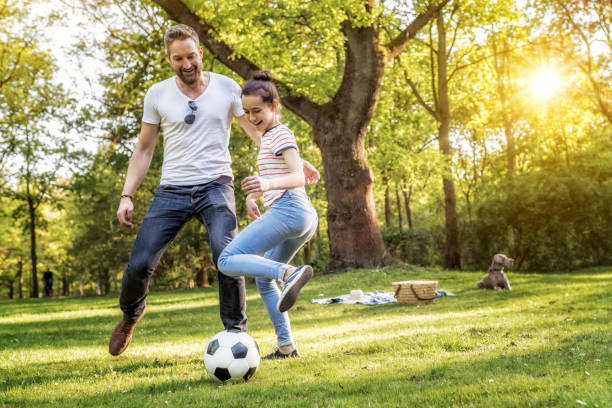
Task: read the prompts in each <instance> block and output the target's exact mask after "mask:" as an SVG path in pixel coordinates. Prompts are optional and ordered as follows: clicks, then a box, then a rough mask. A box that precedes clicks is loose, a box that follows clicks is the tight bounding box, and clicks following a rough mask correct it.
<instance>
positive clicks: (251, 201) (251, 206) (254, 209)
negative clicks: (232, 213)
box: [246, 194, 261, 219]
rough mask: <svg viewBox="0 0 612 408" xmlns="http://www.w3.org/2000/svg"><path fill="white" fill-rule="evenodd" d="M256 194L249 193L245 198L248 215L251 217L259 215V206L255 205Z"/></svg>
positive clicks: (254, 217) (255, 217)
mask: <svg viewBox="0 0 612 408" xmlns="http://www.w3.org/2000/svg"><path fill="white" fill-rule="evenodd" d="M255 197H256V196H254V195H252V194H249V195H248V196H247V198H246V209H247V212H248V213H249V216H251V218H253V219H257V218H259V217H260V216H261V212H260V211H259V206H258V205H257V201H256V200H257V198H255Z"/></svg>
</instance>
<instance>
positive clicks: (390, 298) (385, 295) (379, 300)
mask: <svg viewBox="0 0 612 408" xmlns="http://www.w3.org/2000/svg"><path fill="white" fill-rule="evenodd" d="M349 296H350V293H346V294H344V295H340V296H334V297H330V298H319V299H311V300H310V303H316V304H319V305H327V304H330V303H345V304H353V303H359V304H362V305H369V306H372V305H380V304H383V303H391V302H397V299H396V298H395V293H393V292H385V291H383V290H377V291H374V292H363V297H364V299H362V300H358V301H356V302H353V301H349ZM442 296H457V295H455V294H454V293H451V292H447V291H445V290H436V297H437V298H438V297H442Z"/></svg>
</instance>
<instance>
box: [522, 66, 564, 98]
mask: <svg viewBox="0 0 612 408" xmlns="http://www.w3.org/2000/svg"><path fill="white" fill-rule="evenodd" d="M530 87H531V92H532V93H533V95H534V96H535V97H536V98H538V99H550V98H551V97H552V96H554V95H555V94H556V93H558V92H559V90H561V88H562V87H563V79H562V78H561V75H560V74H559V72H558V71H556V70H555V69H553V68H551V67H542V68H540V69H539V70H538V71H536V72H535V73H534V74H533V75H532V76H531V86H530Z"/></svg>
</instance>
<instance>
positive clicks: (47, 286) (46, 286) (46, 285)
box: [43, 270, 53, 297]
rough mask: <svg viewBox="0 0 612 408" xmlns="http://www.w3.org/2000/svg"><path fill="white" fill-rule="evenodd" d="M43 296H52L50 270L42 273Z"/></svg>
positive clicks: (51, 274) (51, 273)
mask: <svg viewBox="0 0 612 408" xmlns="http://www.w3.org/2000/svg"><path fill="white" fill-rule="evenodd" d="M43 295H44V296H45V297H49V296H52V295H53V272H51V271H50V270H46V271H45V272H44V273H43Z"/></svg>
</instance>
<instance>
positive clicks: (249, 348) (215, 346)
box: [204, 330, 259, 382]
mask: <svg viewBox="0 0 612 408" xmlns="http://www.w3.org/2000/svg"><path fill="white" fill-rule="evenodd" d="M204 366H205V367H206V372H207V373H208V375H210V376H211V377H212V378H213V379H214V380H217V381H220V382H226V381H232V382H239V381H247V380H248V379H249V378H251V377H252V376H253V374H255V371H257V367H259V347H258V346H257V343H256V342H255V340H253V338H252V337H251V336H249V335H248V334H246V333H245V332H235V331H227V330H224V331H221V332H219V333H217V334H216V335H215V337H213V338H212V339H211V340H210V341H209V342H208V345H207V346H206V351H205V352H204Z"/></svg>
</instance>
